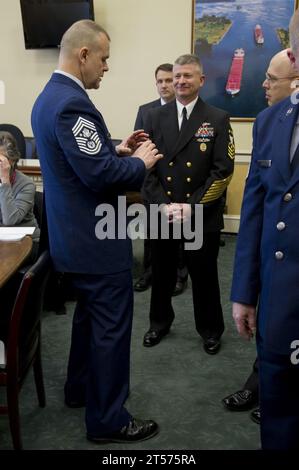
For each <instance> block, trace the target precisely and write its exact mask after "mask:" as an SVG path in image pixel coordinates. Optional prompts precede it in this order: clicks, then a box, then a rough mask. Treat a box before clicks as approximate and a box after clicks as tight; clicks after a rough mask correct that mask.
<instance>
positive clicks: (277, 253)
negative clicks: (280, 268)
mask: <svg viewBox="0 0 299 470" xmlns="http://www.w3.org/2000/svg"><path fill="white" fill-rule="evenodd" d="M283 256H284V255H283V252H282V251H276V252H275V258H276V259H278V260H280V259H282V258H283Z"/></svg>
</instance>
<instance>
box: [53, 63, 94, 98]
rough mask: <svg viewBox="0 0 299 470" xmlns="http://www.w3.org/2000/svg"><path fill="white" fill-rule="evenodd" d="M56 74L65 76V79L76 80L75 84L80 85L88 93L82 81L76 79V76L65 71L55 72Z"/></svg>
mask: <svg viewBox="0 0 299 470" xmlns="http://www.w3.org/2000/svg"><path fill="white" fill-rule="evenodd" d="M54 73H60V75H64V76H65V77H68V78H70V79H71V80H74V82H76V83H77V85H79V86H80V87H81V88H83V90H84V91H85V92H86V90H85V88H84V85H83V83H82V82H81V80H79V78H77V77H75V76H74V75H72V74H71V73H68V72H64V71H63V70H58V69H57V70H54Z"/></svg>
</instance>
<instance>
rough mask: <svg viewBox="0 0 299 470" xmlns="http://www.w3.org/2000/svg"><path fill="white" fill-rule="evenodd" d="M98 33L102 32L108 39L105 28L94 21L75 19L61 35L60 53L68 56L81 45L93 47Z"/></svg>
mask: <svg viewBox="0 0 299 470" xmlns="http://www.w3.org/2000/svg"><path fill="white" fill-rule="evenodd" d="M99 34H104V35H105V36H106V38H107V39H108V41H110V37H109V35H108V33H107V32H106V31H105V29H104V28H102V26H100V25H99V24H97V23H95V22H94V21H91V20H81V21H76V23H73V24H72V26H70V27H69V29H68V30H67V31H66V32H65V33H64V35H63V36H62V39H61V44H60V55H62V56H63V57H64V58H69V57H71V56H72V55H74V54H75V53H76V51H77V50H79V49H81V48H82V47H88V48H93V47H94V46H95V45H96V42H97V39H98V37H99Z"/></svg>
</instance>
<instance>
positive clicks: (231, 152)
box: [227, 143, 235, 160]
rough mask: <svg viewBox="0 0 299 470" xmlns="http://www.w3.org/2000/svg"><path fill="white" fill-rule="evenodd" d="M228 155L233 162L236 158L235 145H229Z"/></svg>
mask: <svg viewBox="0 0 299 470" xmlns="http://www.w3.org/2000/svg"><path fill="white" fill-rule="evenodd" d="M227 155H228V156H229V158H230V159H231V160H233V159H234V158H235V146H234V144H231V143H229V144H228V147H227Z"/></svg>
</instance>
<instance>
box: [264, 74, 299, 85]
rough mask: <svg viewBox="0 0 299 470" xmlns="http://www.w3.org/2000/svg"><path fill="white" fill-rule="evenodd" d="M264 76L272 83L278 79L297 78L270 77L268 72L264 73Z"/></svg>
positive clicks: (291, 78) (293, 78) (290, 78)
mask: <svg viewBox="0 0 299 470" xmlns="http://www.w3.org/2000/svg"><path fill="white" fill-rule="evenodd" d="M265 77H266V80H267V81H268V82H269V83H272V84H274V83H276V82H278V81H279V80H295V78H297V77H271V76H270V75H269V74H268V73H266V74H265Z"/></svg>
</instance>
